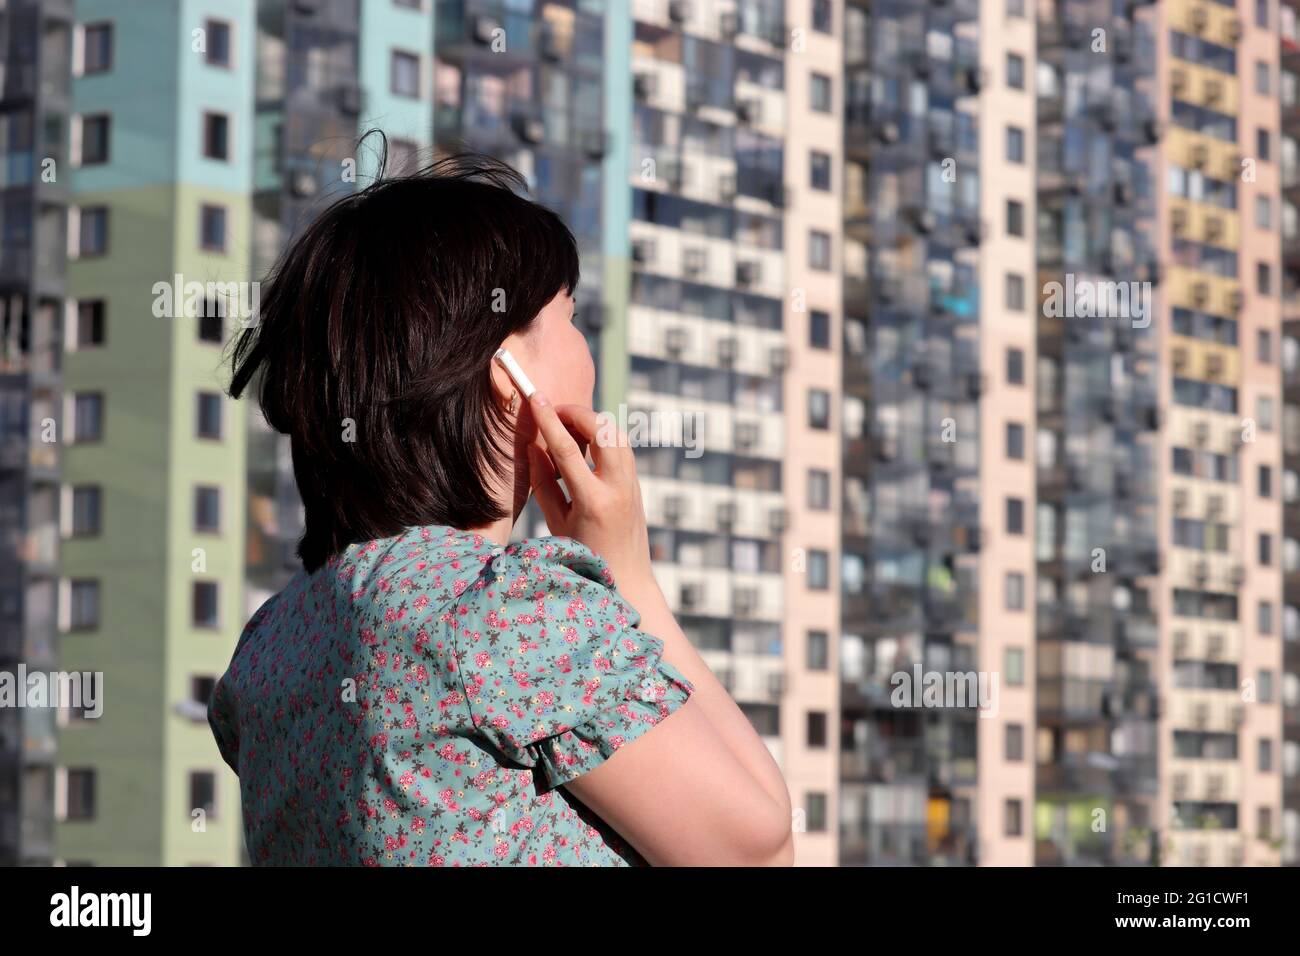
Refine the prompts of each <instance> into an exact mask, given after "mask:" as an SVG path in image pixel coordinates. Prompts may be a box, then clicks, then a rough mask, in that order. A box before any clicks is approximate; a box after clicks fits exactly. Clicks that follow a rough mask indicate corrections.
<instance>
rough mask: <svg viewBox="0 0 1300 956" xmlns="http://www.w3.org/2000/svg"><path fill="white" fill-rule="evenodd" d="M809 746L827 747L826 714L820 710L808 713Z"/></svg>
mask: <svg viewBox="0 0 1300 956" xmlns="http://www.w3.org/2000/svg"><path fill="white" fill-rule="evenodd" d="M808 746H809V747H814V748H822V747H825V746H826V714H825V713H824V712H823V711H820V710H810V711H808Z"/></svg>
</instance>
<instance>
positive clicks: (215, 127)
mask: <svg viewBox="0 0 1300 956" xmlns="http://www.w3.org/2000/svg"><path fill="white" fill-rule="evenodd" d="M203 158H204V159H219V160H221V161H223V162H225V161H226V160H229V159H230V117H229V116H227V115H226V114H225V113H204V114H203Z"/></svg>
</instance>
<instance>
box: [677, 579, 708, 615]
mask: <svg viewBox="0 0 1300 956" xmlns="http://www.w3.org/2000/svg"><path fill="white" fill-rule="evenodd" d="M678 593H679V594H680V596H681V606H682V609H683V610H692V609H694V608H698V607H700V606H702V605H703V604H704V586H703V585H701V584H683V585H682V587H681V590H680V592H678Z"/></svg>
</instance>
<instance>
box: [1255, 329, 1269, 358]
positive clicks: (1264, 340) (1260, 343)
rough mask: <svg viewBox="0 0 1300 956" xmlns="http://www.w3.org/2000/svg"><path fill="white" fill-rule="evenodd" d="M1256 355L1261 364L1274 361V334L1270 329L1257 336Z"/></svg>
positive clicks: (1261, 331)
mask: <svg viewBox="0 0 1300 956" xmlns="http://www.w3.org/2000/svg"><path fill="white" fill-rule="evenodd" d="M1255 355H1256V357H1258V359H1259V360H1260V361H1261V362H1272V361H1273V333H1272V332H1270V331H1269V330H1268V329H1260V330H1259V331H1258V332H1257V333H1256V334H1255Z"/></svg>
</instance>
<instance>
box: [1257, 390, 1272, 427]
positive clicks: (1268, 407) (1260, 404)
mask: <svg viewBox="0 0 1300 956" xmlns="http://www.w3.org/2000/svg"><path fill="white" fill-rule="evenodd" d="M1255 419H1256V421H1257V422H1258V423H1259V428H1260V430H1261V431H1266V432H1271V431H1272V430H1273V399H1271V398H1269V397H1268V396H1267V395H1261V396H1260V397H1259V400H1258V401H1257V402H1256V404H1255Z"/></svg>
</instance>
